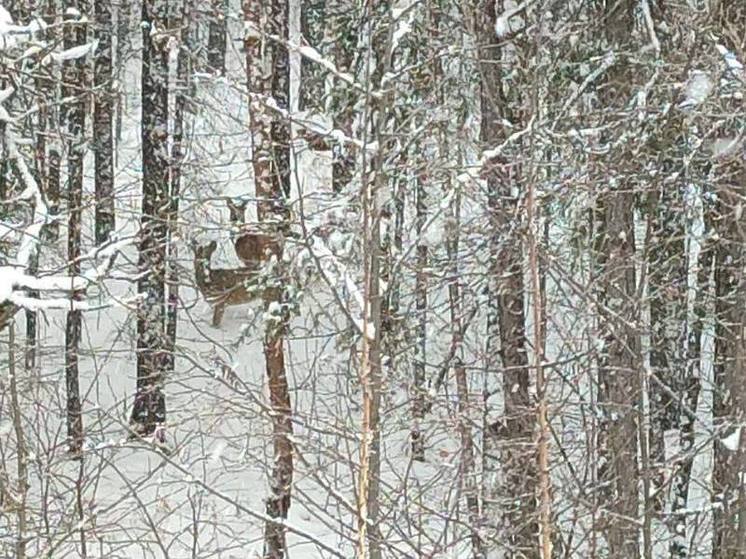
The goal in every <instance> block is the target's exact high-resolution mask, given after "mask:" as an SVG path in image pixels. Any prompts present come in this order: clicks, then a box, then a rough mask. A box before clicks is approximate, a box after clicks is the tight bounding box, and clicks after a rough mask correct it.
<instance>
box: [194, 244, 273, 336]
mask: <svg viewBox="0 0 746 559" xmlns="http://www.w3.org/2000/svg"><path fill="white" fill-rule="evenodd" d="M216 247H217V243H216V242H215V241H210V242H209V243H207V244H202V245H200V244H196V243H195V244H193V245H192V249H193V250H194V277H195V280H196V281H197V287H198V288H199V290H200V293H202V296H203V297H204V298H205V301H207V302H208V303H209V304H210V305H211V306H212V307H213V313H212V325H213V326H215V327H219V326H220V322H221V321H222V320H223V313H224V312H225V307H228V306H232V305H243V304H244V303H248V302H249V301H251V300H253V299H256V298H258V297H259V294H258V293H256V292H253V291H250V290H249V288H250V284H251V282H252V281H253V280H254V279H255V278H256V275H257V271H258V270H259V263H258V262H257V263H256V265H254V266H246V267H245V268H215V269H213V268H211V267H210V258H211V257H212V253H213V252H215V248H216ZM247 284H249V285H247Z"/></svg>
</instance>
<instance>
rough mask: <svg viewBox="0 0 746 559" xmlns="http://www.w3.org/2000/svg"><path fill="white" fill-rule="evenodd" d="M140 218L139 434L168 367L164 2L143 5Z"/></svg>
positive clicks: (162, 403) (157, 419)
mask: <svg viewBox="0 0 746 559" xmlns="http://www.w3.org/2000/svg"><path fill="white" fill-rule="evenodd" d="M142 21H143V24H144V25H143V53H142V56H143V58H142V167H143V178H142V181H143V192H142V218H141V230H140V256H139V260H138V266H139V269H140V273H141V274H142V275H141V277H140V279H139V280H138V282H137V287H138V292H139V294H140V297H141V301H140V304H139V308H138V317H137V392H136V395H135V401H134V404H133V407H132V418H131V420H130V422H131V425H132V429H133V431H134V432H135V433H136V434H138V435H150V434H152V433H153V432H154V431H155V429H156V426H158V425H159V424H162V423H164V422H165V421H166V400H165V394H164V387H163V384H164V370H165V368H166V365H167V353H168V344H167V341H166V340H167V336H166V331H165V330H166V299H165V297H166V289H165V283H166V281H165V280H166V276H165V273H166V246H167V244H168V218H169V215H168V214H169V209H170V207H171V205H170V200H169V194H170V186H169V157H168V142H167V140H168V53H167V52H166V49H165V47H166V39H167V38H166V37H163V36H160V35H158V34H154V35H151V28H152V27H153V26H155V28H156V29H165V28H166V25H167V23H168V3H167V2H166V0H144V1H143V6H142Z"/></svg>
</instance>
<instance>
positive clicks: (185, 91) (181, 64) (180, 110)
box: [165, 0, 192, 374]
mask: <svg viewBox="0 0 746 559" xmlns="http://www.w3.org/2000/svg"><path fill="white" fill-rule="evenodd" d="M170 11H171V13H170V14H169V16H170V21H171V25H170V27H171V29H178V28H181V30H182V31H181V37H180V42H179V44H178V46H177V47H176V48H178V52H177V54H176V85H175V90H176V91H175V92H174V111H173V117H172V119H173V141H172V143H171V160H170V162H169V186H170V192H169V213H168V249H167V254H166V259H167V264H166V265H167V267H168V271H167V278H166V282H167V290H168V298H167V303H166V346H167V347H166V368H165V372H166V374H171V373H173V372H174V371H175V368H176V334H177V331H176V330H177V323H178V310H179V265H178V264H179V252H178V247H177V246H176V243H175V239H174V235H175V234H176V231H177V224H178V219H179V198H180V195H181V174H182V173H181V165H182V164H183V161H184V146H183V141H184V107H185V105H186V97H187V95H189V92H190V91H191V88H190V83H189V81H190V78H189V76H190V61H189V57H188V54H187V53H189V52H190V46H191V41H190V38H191V37H190V32H189V21H190V15H191V13H192V2H191V0H183V1H182V2H181V3H180V5H176V6H174V5H172V6H171V8H170Z"/></svg>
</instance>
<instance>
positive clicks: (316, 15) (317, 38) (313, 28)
mask: <svg viewBox="0 0 746 559" xmlns="http://www.w3.org/2000/svg"><path fill="white" fill-rule="evenodd" d="M325 12H326V0H303V1H302V2H301V14H300V18H301V19H300V32H301V35H302V37H303V38H302V39H301V44H304V42H305V43H308V44H309V45H310V46H312V47H313V48H315V49H316V50H317V51H318V52H320V53H321V54H322V55H323V56H326V55H327V54H328V53H327V52H326V50H327V49H326V48H325V46H326V45H325V44H324V42H323V39H324V32H325V31H326V28H327V23H328V22H327V21H326V20H325ZM300 75H301V83H300V99H299V103H298V105H299V107H300V109H301V110H308V111H322V112H323V109H324V99H325V89H326V88H325V81H326V72H323V71H321V69H320V67H319V65H318V64H317V63H315V62H313V61H311V60H308V59H307V58H305V57H303V58H302V59H301V71H300Z"/></svg>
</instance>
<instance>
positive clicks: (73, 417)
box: [63, 0, 90, 456]
mask: <svg viewBox="0 0 746 559" xmlns="http://www.w3.org/2000/svg"><path fill="white" fill-rule="evenodd" d="M69 7H73V8H76V9H77V10H78V11H79V12H80V13H81V14H83V15H85V14H90V6H89V5H88V3H87V2H86V1H85V0H78V1H77V2H75V3H71V4H69ZM66 26H67V28H66V30H65V47H66V48H72V47H74V46H77V45H82V44H85V42H86V39H87V25H86V24H85V23H84V21H80V20H77V21H76V20H68V22H67V23H66ZM85 64H86V63H85V59H83V58H78V59H76V60H71V61H66V62H65V67H64V69H63V80H64V90H65V91H64V95H65V97H75V102H74V103H70V104H69V105H68V106H67V108H66V110H65V112H64V120H65V124H66V131H67V175H68V187H67V212H68V219H67V258H68V267H67V269H68V273H69V274H70V275H71V276H77V275H79V274H80V233H81V231H80V228H81V214H82V203H83V200H82V198H83V157H84V149H85V96H86V95H87V94H88V88H87V86H86V81H87V78H86V74H87V72H86V68H85ZM79 297H80V294H79V293H73V294H72V298H73V300H78V299H79ZM80 331H81V315H80V311H79V310H70V311H68V313H67V322H66V327H65V378H66V384H67V436H68V444H69V447H70V452H71V454H73V455H74V456H76V455H79V454H80V452H81V450H82V446H83V416H82V407H81V402H80V385H79V380H78V375H79V372H78V350H79V345H80Z"/></svg>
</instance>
